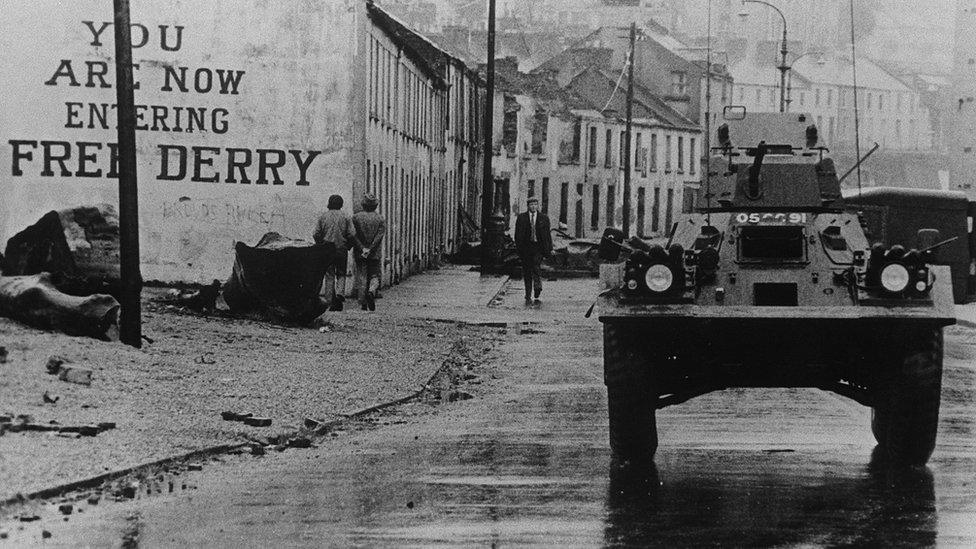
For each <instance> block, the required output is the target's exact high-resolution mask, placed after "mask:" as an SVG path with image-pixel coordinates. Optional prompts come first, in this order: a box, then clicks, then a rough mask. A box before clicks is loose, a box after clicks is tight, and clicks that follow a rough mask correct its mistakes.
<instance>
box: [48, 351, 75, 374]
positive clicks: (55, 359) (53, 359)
mask: <svg viewBox="0 0 976 549" xmlns="http://www.w3.org/2000/svg"><path fill="white" fill-rule="evenodd" d="M67 362H70V361H69V360H68V359H66V358H64V357H60V356H57V355H51V356H49V357H48V358H47V365H46V366H45V368H46V369H47V373H49V374H51V375H57V374H58V373H59V372H60V371H61V366H63V365H64V364H65V363H67Z"/></svg>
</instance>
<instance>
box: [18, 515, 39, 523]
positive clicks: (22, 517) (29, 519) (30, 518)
mask: <svg viewBox="0 0 976 549" xmlns="http://www.w3.org/2000/svg"><path fill="white" fill-rule="evenodd" d="M17 518H18V520H20V522H34V521H37V520H41V517H39V516H37V515H20V516H19V517H17Z"/></svg>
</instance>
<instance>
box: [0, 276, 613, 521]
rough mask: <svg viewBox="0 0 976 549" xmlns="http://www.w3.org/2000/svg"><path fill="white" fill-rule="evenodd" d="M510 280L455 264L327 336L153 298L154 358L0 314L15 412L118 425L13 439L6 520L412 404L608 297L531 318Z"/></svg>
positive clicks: (541, 307) (0, 407) (547, 309)
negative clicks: (467, 365)
mask: <svg viewBox="0 0 976 549" xmlns="http://www.w3.org/2000/svg"><path fill="white" fill-rule="evenodd" d="M511 284H512V283H510V281H509V280H508V278H507V277H505V276H485V277H482V276H481V275H480V274H479V273H477V272H473V271H471V270H470V267H464V266H447V267H444V268H441V269H439V270H433V271H430V272H427V273H424V274H420V275H416V276H413V277H411V278H410V279H408V280H406V281H404V282H403V283H401V284H400V285H397V286H394V287H391V288H386V289H384V290H383V297H382V299H380V300H378V302H377V310H376V312H363V311H359V310H358V307H355V305H356V304H355V303H354V302H349V303H348V307H347V310H346V311H344V312H341V313H327V316H323V317H322V319H320V320H321V321H322V322H320V325H321V330H320V329H316V328H315V327H308V328H305V327H286V326H279V325H274V324H270V323H266V322H260V321H254V320H243V319H232V318H227V317H225V316H221V315H218V316H205V315H199V314H195V313H189V312H186V311H181V310H177V309H174V308H173V307H170V306H163V305H160V304H158V303H156V302H154V301H152V299H151V298H152V297H154V295H155V296H158V295H159V293H160V291H159V290H155V291H147V292H146V294H145V295H144V318H143V322H144V326H143V333H144V335H145V336H147V337H148V338H149V339H150V340H151V342H149V343H147V344H145V345H144V346H143V348H142V349H134V348H130V347H126V346H123V345H121V344H119V343H112V342H102V341H97V340H93V339H87V338H77V337H69V336H65V335H62V334H58V333H51V332H45V331H41V330H36V329H33V328H29V327H27V326H24V325H22V324H19V323H17V322H13V321H10V320H7V319H2V318H0V346H4V347H6V348H7V350H8V353H9V354H8V357H7V360H6V361H5V362H4V363H0V416H3V415H6V416H12V417H14V418H16V417H17V416H29V418H27V420H28V421H30V423H31V424H33V425H40V426H45V428H51V426H53V427H55V428H56V427H63V426H80V425H96V424H99V423H103V424H104V423H110V424H114V428H112V429H109V430H104V431H101V432H99V433H98V434H97V435H96V436H76V434H72V433H58V432H54V431H22V432H11V430H9V429H8V430H7V431H6V432H4V431H3V430H0V515H3V514H4V506H5V504H6V506H7V507H10V506H12V505H13V504H15V503H16V501H18V500H22V499H24V498H26V499H31V498H32V497H50V496H51V495H53V494H57V493H58V490H59V489H63V488H65V487H69V486H72V485H78V484H81V485H86V484H90V483H93V482H96V481H98V482H100V481H102V480H105V479H107V478H112V477H114V476H116V475H118V474H121V473H124V472H129V471H132V470H136V471H138V470H139V469H140V467H145V466H147V465H149V464H153V463H154V462H158V461H160V460H163V461H164V462H166V461H167V460H170V461H173V462H177V461H179V459H180V458H181V456H187V455H191V454H194V453H204V454H206V453H207V452H214V453H220V452H226V451H228V449H233V448H236V447H239V446H241V445H244V444H248V445H251V444H252V443H254V442H257V443H261V444H268V443H276V442H281V441H284V440H286V439H287V438H288V437H293V436H295V435H296V434H299V433H300V432H301V431H302V429H303V425H304V423H305V420H306V418H308V419H313V420H315V421H318V422H322V423H328V422H341V421H342V420H343V419H344V418H348V417H349V416H350V415H353V414H356V413H357V412H360V411H363V410H368V409H371V408H374V407H376V406H383V405H384V404H389V403H393V402H397V401H401V400H404V399H409V398H411V397H413V396H415V395H417V394H418V392H419V391H421V390H422V389H423V388H424V387H425V385H426V384H427V383H428V382H429V380H430V379H431V378H432V376H434V375H435V374H436V373H437V372H438V371H439V370H440V369H441V368H442V367H443V365H444V364H445V363H446V362H448V361H451V360H456V359H457V358H458V356H463V357H468V358H470V357H484V356H487V354H488V353H489V351H490V349H491V348H492V346H493V345H494V344H495V343H496V342H497V341H498V340H499V339H501V338H504V337H506V334H511V335H517V334H518V333H520V329H516V330H513V329H509V327H516V326H526V325H530V324H538V323H547V322H560V320H559V318H560V317H565V316H566V313H567V312H570V311H568V310H567V308H568V309H571V310H573V311H575V310H576V309H580V311H579V317H580V318H582V313H583V310H582V309H583V307H582V306H580V305H579V303H580V302H581V298H582V297H583V296H581V295H579V294H580V293H581V291H580V290H579V288H581V287H586V288H588V287H589V286H593V287H594V289H595V287H596V282H595V281H594V280H588V281H582V282H579V281H577V282H575V283H573V284H570V285H569V287H568V288H565V287H560V288H559V289H555V288H554V289H553V290H552V291H548V290H547V292H544V294H543V297H544V298H546V301H545V302H543V303H542V304H534V305H532V306H530V307H526V306H525V304H524V303H523V302H522V298H521V281H517V282H515V284H516V285H517V286H518V288H516V290H517V291H516V292H512V294H513V295H511V296H510V295H509V292H510V285H511ZM581 285H582V286H581ZM593 293H594V294H595V291H594V292H593ZM513 296H517V297H518V299H517V300H513V299H512V297H513ZM556 304H558V306H556ZM489 305H490V306H489ZM573 316H575V315H573ZM51 356H58V357H62V358H63V359H64V360H66V361H67V363H68V364H69V365H70V366H74V367H78V368H85V369H89V370H91V371H92V383H91V385H89V386H86V385H78V384H73V383H69V382H66V381H62V380H60V379H58V377H57V376H53V375H50V374H48V373H47V372H46V368H45V366H46V364H47V362H48V359H49V358H50V357H51ZM45 394H46V395H47V398H45V396H44V395H45ZM283 397H284V398H283ZM55 400H56V402H52V401H55ZM222 412H233V413H238V414H247V413H250V414H253V415H254V416H258V417H265V418H269V419H270V420H271V426H267V427H258V426H249V425H245V424H243V423H241V422H238V421H225V420H224V419H222V417H221V414H222ZM17 421H18V420H16V419H14V423H16V422H17ZM340 428H341V427H340ZM248 447H249V446H248ZM164 465H165V463H163V464H158V463H157V465H156V466H164Z"/></svg>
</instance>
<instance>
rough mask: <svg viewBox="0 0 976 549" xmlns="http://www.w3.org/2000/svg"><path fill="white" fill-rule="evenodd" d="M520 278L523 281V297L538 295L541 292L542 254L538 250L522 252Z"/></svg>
mask: <svg viewBox="0 0 976 549" xmlns="http://www.w3.org/2000/svg"><path fill="white" fill-rule="evenodd" d="M520 255H521V259H522V279H523V280H524V281H525V297H526V298H530V297H532V296H535V297H539V294H540V293H542V254H541V253H540V252H538V251H529V252H527V253H522V254H520Z"/></svg>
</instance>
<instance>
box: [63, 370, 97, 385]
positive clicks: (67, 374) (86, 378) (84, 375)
mask: <svg viewBox="0 0 976 549" xmlns="http://www.w3.org/2000/svg"><path fill="white" fill-rule="evenodd" d="M92 374H93V372H92V371H91V370H89V369H87V368H75V367H74V366H70V367H69V366H61V370H59V371H58V379H60V380H61V381H67V382H68V383H77V384H78V385H91V383H92Z"/></svg>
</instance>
